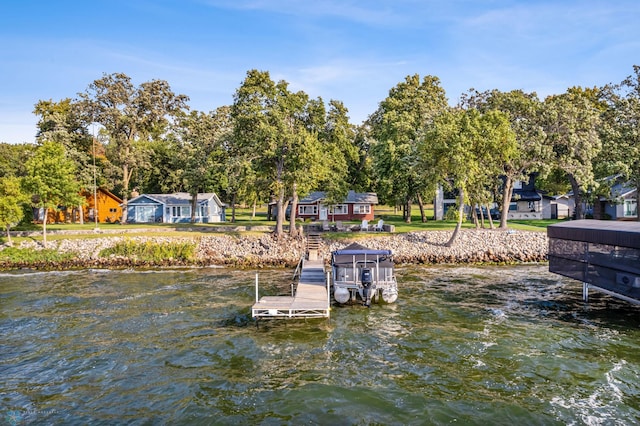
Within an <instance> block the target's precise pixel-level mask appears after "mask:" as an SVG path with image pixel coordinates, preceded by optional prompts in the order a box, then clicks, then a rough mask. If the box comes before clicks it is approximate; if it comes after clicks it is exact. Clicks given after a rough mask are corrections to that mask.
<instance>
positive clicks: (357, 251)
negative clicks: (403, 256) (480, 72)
mask: <svg viewBox="0 0 640 426" xmlns="http://www.w3.org/2000/svg"><path fill="white" fill-rule="evenodd" d="M331 257H332V259H331V263H332V264H333V265H347V266H349V265H353V262H354V260H355V261H359V262H363V261H364V260H365V259H366V260H367V262H374V263H375V262H376V260H377V261H378V263H379V264H380V265H381V266H387V267H390V266H393V261H392V260H391V250H373V249H370V248H367V247H365V246H363V245H360V244H358V243H351V244H349V245H348V246H347V247H345V248H343V249H341V250H336V251H334V252H333V253H332V256H331Z"/></svg>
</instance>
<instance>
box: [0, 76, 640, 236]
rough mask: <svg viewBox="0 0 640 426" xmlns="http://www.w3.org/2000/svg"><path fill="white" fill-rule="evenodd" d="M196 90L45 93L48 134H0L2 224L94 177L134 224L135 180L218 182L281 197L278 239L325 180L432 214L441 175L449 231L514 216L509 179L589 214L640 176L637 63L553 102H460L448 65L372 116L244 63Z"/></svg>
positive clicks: (97, 85) (494, 94)
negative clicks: (531, 179)
mask: <svg viewBox="0 0 640 426" xmlns="http://www.w3.org/2000/svg"><path fill="white" fill-rule="evenodd" d="M188 102H189V98H188V96H186V95H183V94H175V93H174V92H173V91H172V89H171V87H170V86H169V84H168V83H167V82H166V81H163V80H152V81H149V82H144V83H142V84H140V85H139V86H135V85H134V84H133V83H132V81H131V79H130V77H129V76H127V75H126V74H123V73H114V74H104V75H103V76H102V77H101V78H99V79H97V80H95V81H93V82H92V83H90V84H89V85H88V87H87V88H86V89H85V91H84V92H80V93H78V94H77V96H76V97H75V98H73V99H71V98H66V99H62V100H59V101H53V100H48V101H46V100H41V101H39V102H38V103H37V104H36V105H35V109H34V114H36V115H37V116H38V118H39V120H38V123H37V136H36V143H35V144H23V145H10V144H4V143H3V144H0V151H1V154H2V155H1V156H0V158H1V160H0V179H2V182H1V185H0V226H3V227H5V228H6V229H7V231H8V230H9V229H10V227H11V226H14V225H15V224H16V223H17V222H19V221H20V219H21V217H22V214H21V212H22V211H23V209H21V208H19V206H20V205H22V204H27V205H31V206H35V207H40V208H43V209H45V210H47V209H52V208H57V206H59V205H66V206H71V205H78V203H80V202H81V200H80V198H79V197H78V193H79V191H80V190H81V189H91V188H93V185H94V181H95V183H96V184H97V186H99V187H105V188H107V189H109V190H110V191H112V192H114V193H115V194H117V195H119V196H120V197H121V198H122V199H123V202H124V203H123V204H124V207H125V208H124V209H123V217H122V222H126V221H127V213H126V203H127V200H128V199H129V197H130V195H131V193H132V191H133V190H135V191H137V192H141V193H171V192H188V193H190V194H191V195H192V200H193V203H194V205H195V203H196V195H197V194H198V193H201V192H216V193H218V194H219V196H220V197H221V198H222V199H223V200H225V201H226V202H228V203H229V204H230V205H231V206H232V217H231V220H232V221H233V220H235V206H236V204H238V203H243V204H248V205H252V204H253V205H254V206H255V205H256V204H257V203H264V202H269V201H275V205H276V212H277V213H276V231H275V233H276V235H278V236H280V235H282V234H283V232H284V227H283V225H284V218H285V215H284V211H285V208H286V206H287V204H288V203H289V202H290V203H291V204H292V206H291V207H292V208H291V212H292V214H291V219H290V227H289V232H290V233H291V234H292V235H294V236H295V235H297V234H298V232H299V230H298V229H297V228H296V224H295V212H296V211H297V203H298V200H299V198H300V197H303V196H305V195H307V194H309V193H310V192H311V191H315V190H321V191H325V192H326V193H327V194H328V195H327V196H328V200H327V203H329V204H331V203H339V202H340V201H341V200H342V199H343V198H344V197H345V196H346V193H347V191H348V190H349V189H354V190H356V191H375V192H377V194H378V197H379V199H380V201H381V203H383V204H387V205H393V206H400V207H401V208H402V211H403V215H404V219H405V220H406V221H407V222H410V221H411V206H412V205H416V204H417V205H418V206H419V208H420V212H421V219H422V220H423V221H426V220H427V217H426V213H425V205H426V204H428V203H430V202H431V200H432V199H433V197H434V194H435V191H436V188H437V187H438V186H441V187H443V188H445V189H449V190H456V192H457V194H458V197H459V200H458V204H457V205H458V209H459V212H460V214H458V218H459V222H458V226H457V227H456V232H454V234H453V237H452V241H453V238H455V235H456V233H457V230H459V228H460V225H461V221H462V216H463V215H462V211H463V210H462V209H463V208H464V206H465V205H472V206H476V205H477V206H488V205H492V204H493V203H497V204H498V205H500V206H501V210H502V215H501V222H500V227H502V228H506V227H507V212H508V208H509V203H510V200H511V196H512V192H513V184H514V182H516V181H518V180H524V179H526V177H527V176H528V175H529V174H531V173H537V174H538V175H539V176H540V179H542V180H543V182H544V183H543V184H542V186H543V187H546V188H556V190H557V191H566V190H568V189H571V191H572V192H573V194H574V196H575V201H576V216H577V217H578V218H582V217H584V212H583V210H582V201H583V200H585V197H587V198H588V197H593V196H594V195H597V194H605V193H608V192H606V191H607V189H606V188H603V187H601V186H602V185H603V182H602V181H601V180H600V178H602V177H605V176H610V175H620V177H621V178H622V179H625V180H626V181H628V182H629V183H630V184H631V185H633V186H634V187H636V188H637V187H638V184H639V183H640V138H639V129H640V125H639V124H638V121H639V118H640V67H639V66H634V67H633V74H632V75H630V76H629V77H627V78H626V79H624V80H623V81H622V82H620V83H617V84H613V83H612V84H608V85H606V86H604V87H593V88H582V87H571V88H569V89H567V91H566V92H565V93H562V94H558V95H552V96H548V97H547V98H545V99H544V100H541V99H539V98H538V96H537V94H536V93H527V92H524V91H522V90H513V91H509V92H502V91H499V90H489V91H484V92H479V91H476V90H474V89H471V90H469V91H468V92H467V93H464V94H462V95H461V96H460V98H459V100H458V102H457V104H456V105H455V106H451V105H450V103H449V101H448V99H447V96H446V93H445V90H444V89H443V88H442V86H441V84H440V80H439V78H438V77H436V76H431V75H427V76H424V77H422V78H421V77H420V76H419V75H417V74H415V75H410V76H407V77H406V78H405V79H404V80H403V81H401V82H399V83H398V84H397V85H396V86H395V87H393V88H391V89H390V90H389V94H388V96H387V97H386V98H385V99H383V100H382V101H381V102H380V103H379V105H378V108H377V109H376V111H374V112H373V113H372V114H371V115H370V116H369V117H368V119H367V120H366V121H365V122H364V123H362V124H361V125H354V124H352V123H350V119H349V115H348V109H347V108H346V106H345V105H344V104H343V103H342V102H341V101H339V100H330V101H329V102H328V103H325V102H324V100H323V99H322V98H320V97H318V98H311V97H310V96H309V95H308V94H306V93H305V92H304V91H297V92H295V91H292V90H291V89H290V88H289V85H288V83H287V82H286V81H283V80H281V81H277V82H275V81H273V80H272V79H271V77H270V75H269V72H267V71H258V70H250V71H248V72H247V74H246V76H245V78H244V80H243V81H242V82H241V84H240V86H239V87H238V88H237V89H236V91H235V94H234V96H233V103H232V104H231V105H225V106H221V107H218V108H216V109H215V110H213V111H210V112H203V111H193V110H190V108H189V105H188ZM17 206H18V207H17ZM191 211H192V214H195V211H196V209H195V208H192V209H191ZM480 211H481V212H482V209H480ZM487 211H488V209H487ZM45 216H46V215H45ZM193 219H195V218H193ZM44 226H45V229H46V223H45V224H44Z"/></svg>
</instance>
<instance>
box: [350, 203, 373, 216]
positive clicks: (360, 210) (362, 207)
mask: <svg viewBox="0 0 640 426" xmlns="http://www.w3.org/2000/svg"><path fill="white" fill-rule="evenodd" d="M353 213H355V214H369V213H371V204H354V206H353Z"/></svg>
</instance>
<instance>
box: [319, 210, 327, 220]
mask: <svg viewBox="0 0 640 426" xmlns="http://www.w3.org/2000/svg"><path fill="white" fill-rule="evenodd" d="M328 212H329V210H328V209H327V208H326V207H320V220H327V219H328V218H329V214H328Z"/></svg>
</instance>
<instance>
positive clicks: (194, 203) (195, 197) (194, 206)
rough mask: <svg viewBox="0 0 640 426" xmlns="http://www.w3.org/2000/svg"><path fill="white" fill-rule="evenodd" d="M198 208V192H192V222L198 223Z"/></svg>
mask: <svg viewBox="0 0 640 426" xmlns="http://www.w3.org/2000/svg"><path fill="white" fill-rule="evenodd" d="M197 208H198V193H195V194H191V223H196V209H197Z"/></svg>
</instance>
